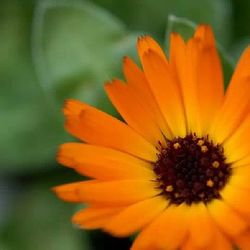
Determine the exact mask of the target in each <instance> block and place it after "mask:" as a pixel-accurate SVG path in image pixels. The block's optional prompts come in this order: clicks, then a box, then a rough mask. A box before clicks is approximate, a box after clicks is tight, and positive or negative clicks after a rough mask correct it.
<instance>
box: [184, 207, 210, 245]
mask: <svg viewBox="0 0 250 250" xmlns="http://www.w3.org/2000/svg"><path fill="white" fill-rule="evenodd" d="M188 228H189V232H190V236H189V237H190V242H189V243H187V245H190V246H194V247H195V248H199V249H200V248H202V249H203V248H206V247H207V246H208V245H209V244H210V243H211V241H213V238H214V223H213V221H212V218H211V216H210V214H209V211H208V210H207V207H206V206H205V205H204V204H203V203H198V204H194V205H192V206H191V208H190V211H189V226H188ZM201 229H202V230H201ZM195 248H194V249H195ZM189 249H191V248H189Z"/></svg>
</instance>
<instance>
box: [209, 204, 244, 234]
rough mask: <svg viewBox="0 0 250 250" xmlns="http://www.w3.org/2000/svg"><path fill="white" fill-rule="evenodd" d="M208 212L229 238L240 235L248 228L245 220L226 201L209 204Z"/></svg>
mask: <svg viewBox="0 0 250 250" xmlns="http://www.w3.org/2000/svg"><path fill="white" fill-rule="evenodd" d="M208 210H209V212H210V214H211V216H212V218H213V219H214V221H215V222H216V224H217V225H218V226H219V227H220V228H221V230H222V231H223V232H225V233H226V234H228V235H229V236H235V235H239V234H240V233H242V232H243V231H244V230H245V229H246V228H247V223H246V222H245V221H244V220H243V218H242V217H241V216H240V215H239V214H238V213H236V212H235V211H234V210H233V209H232V208H231V207H230V206H228V205H227V203H226V202H224V201H221V200H214V201H212V202H211V203H209V204H208ZM228 222H230V223H228Z"/></svg>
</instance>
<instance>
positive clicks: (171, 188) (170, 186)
mask: <svg viewBox="0 0 250 250" xmlns="http://www.w3.org/2000/svg"><path fill="white" fill-rule="evenodd" d="M173 190H174V188H173V186H172V185H168V186H166V191H167V192H172V191H173Z"/></svg>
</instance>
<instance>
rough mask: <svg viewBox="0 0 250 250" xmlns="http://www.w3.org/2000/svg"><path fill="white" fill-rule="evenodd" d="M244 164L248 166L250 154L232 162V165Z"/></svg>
mask: <svg viewBox="0 0 250 250" xmlns="http://www.w3.org/2000/svg"><path fill="white" fill-rule="evenodd" d="M244 166H250V155H248V156H246V157H244V158H242V159H241V160H238V161H236V162H234V163H233V167H244Z"/></svg>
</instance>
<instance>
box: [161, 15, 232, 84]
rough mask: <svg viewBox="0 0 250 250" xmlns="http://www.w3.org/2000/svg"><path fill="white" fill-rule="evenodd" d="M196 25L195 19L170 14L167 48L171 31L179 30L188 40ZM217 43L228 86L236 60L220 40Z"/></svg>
mask: <svg viewBox="0 0 250 250" xmlns="http://www.w3.org/2000/svg"><path fill="white" fill-rule="evenodd" d="M196 26H197V24H196V23H194V22H193V21H191V20H189V19H187V18H182V17H177V16H174V15H170V16H169V17H168V25H167V30H166V39H165V41H166V42H165V45H166V47H167V49H169V35H170V33H171V32H177V33H179V34H180V35H181V36H182V37H183V38H184V39H185V40H187V39H188V38H190V37H191V36H192V35H193V33H194V31H195V28H196ZM216 43H217V48H218V50H219V53H220V55H221V61H222V65H223V70H224V78H225V86H227V84H228V83H229V81H230V78H231V75H232V73H233V70H234V66H235V61H234V60H233V58H232V57H231V56H230V55H229V54H228V53H227V52H226V50H225V49H224V47H223V46H222V45H221V44H220V43H219V42H218V41H217V42H216Z"/></svg>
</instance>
